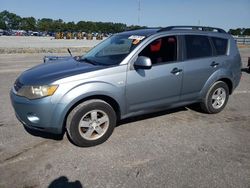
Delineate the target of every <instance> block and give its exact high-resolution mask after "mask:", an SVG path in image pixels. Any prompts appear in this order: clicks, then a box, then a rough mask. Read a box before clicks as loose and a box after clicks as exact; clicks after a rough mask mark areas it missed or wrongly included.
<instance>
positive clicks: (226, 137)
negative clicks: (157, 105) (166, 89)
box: [0, 48, 250, 188]
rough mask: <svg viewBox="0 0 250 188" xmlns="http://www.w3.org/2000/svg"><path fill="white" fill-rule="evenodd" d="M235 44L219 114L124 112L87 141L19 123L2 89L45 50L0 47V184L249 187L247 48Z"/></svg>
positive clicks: (6, 90) (186, 110)
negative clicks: (106, 132) (229, 84)
mask: <svg viewBox="0 0 250 188" xmlns="http://www.w3.org/2000/svg"><path fill="white" fill-rule="evenodd" d="M240 51H241V56H242V60H243V63H244V64H243V69H242V79H241V82H240V85H239V87H238V88H237V89H236V90H235V92H234V93H233V95H231V96H230V98H229V102H228V104H227V106H226V108H225V109H224V111H222V112H221V113H219V114H215V115H208V114H203V113H200V112H198V111H196V110H194V109H193V108H190V107H182V108H177V109H173V110H167V111H163V112H160V113H154V114H150V115H146V116H139V117H135V118H131V119H127V120H125V121H123V122H121V123H120V125H119V126H118V127H116V129H115V131H114V133H113V134H112V136H111V137H110V138H109V140H108V141H107V142H105V143H103V144H101V145H98V146H96V147H90V148H79V147H76V146H74V145H72V144H71V143H70V142H69V141H68V139H67V137H66V136H64V137H63V138H61V139H60V138H58V137H52V138H51V137H50V138H43V137H47V136H45V135H37V136H33V135H31V134H29V133H27V132H26V131H25V130H24V128H23V126H22V125H21V124H20V123H19V122H18V121H17V120H16V118H15V115H14V111H13V109H12V107H11V103H10V100H9V90H10V88H11V87H12V85H13V83H14V81H15V79H16V78H17V76H18V75H19V74H20V73H21V72H22V71H24V70H26V69H28V68H30V67H32V66H34V65H37V64H39V63H42V57H43V55H45V54H12V55H4V54H0V94H1V97H0V112H1V113H0V187H1V188H5V187H11V188H15V187H25V188H28V187H29V188H35V187H50V188H51V187H70V186H71V187H129V188H132V187H133V188H136V187H150V188H151V187H180V188H191V187H197V188H202V187H208V188H213V187H220V188H224V187H225V188H230V187H232V188H250V74H249V73H247V71H246V69H245V68H246V63H247V57H250V48H244V49H241V50H240Z"/></svg>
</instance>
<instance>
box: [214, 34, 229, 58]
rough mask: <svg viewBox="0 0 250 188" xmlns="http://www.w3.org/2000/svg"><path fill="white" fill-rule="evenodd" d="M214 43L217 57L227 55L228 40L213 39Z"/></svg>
mask: <svg viewBox="0 0 250 188" xmlns="http://www.w3.org/2000/svg"><path fill="white" fill-rule="evenodd" d="M212 41H213V43H214V47H215V50H216V54H217V55H226V53H227V45H228V40H227V39H222V38H218V37H212Z"/></svg>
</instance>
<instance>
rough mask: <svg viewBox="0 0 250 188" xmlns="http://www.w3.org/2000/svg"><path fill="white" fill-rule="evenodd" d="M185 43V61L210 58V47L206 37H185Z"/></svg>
mask: <svg viewBox="0 0 250 188" xmlns="http://www.w3.org/2000/svg"><path fill="white" fill-rule="evenodd" d="M185 42H186V56H187V59H194V58H202V57H210V56H212V47H211V45H210V42H209V39H208V37H206V36H201V35H186V36H185Z"/></svg>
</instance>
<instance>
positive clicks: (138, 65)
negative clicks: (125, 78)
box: [134, 56, 152, 69]
mask: <svg viewBox="0 0 250 188" xmlns="http://www.w3.org/2000/svg"><path fill="white" fill-rule="evenodd" d="M134 67H135V69H151V67H152V62H151V59H150V58H148V57H145V56H139V57H138V58H137V60H136V61H135V63H134Z"/></svg>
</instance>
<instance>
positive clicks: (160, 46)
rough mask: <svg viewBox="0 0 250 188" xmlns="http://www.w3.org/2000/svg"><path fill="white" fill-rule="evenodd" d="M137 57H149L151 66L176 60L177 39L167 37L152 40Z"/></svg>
mask: <svg viewBox="0 0 250 188" xmlns="http://www.w3.org/2000/svg"><path fill="white" fill-rule="evenodd" d="M139 56H146V57H149V58H150V59H151V61H152V64H157V63H163V62H171V61H176V60H177V38H176V37H175V36H168V37H163V38H159V39H156V40H154V41H153V42H151V43H150V44H149V45H147V46H146V47H145V48H144V49H143V50H142V51H141V53H140V54H139Z"/></svg>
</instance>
